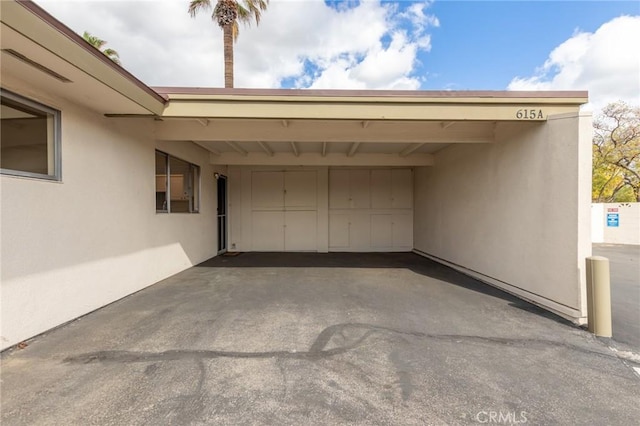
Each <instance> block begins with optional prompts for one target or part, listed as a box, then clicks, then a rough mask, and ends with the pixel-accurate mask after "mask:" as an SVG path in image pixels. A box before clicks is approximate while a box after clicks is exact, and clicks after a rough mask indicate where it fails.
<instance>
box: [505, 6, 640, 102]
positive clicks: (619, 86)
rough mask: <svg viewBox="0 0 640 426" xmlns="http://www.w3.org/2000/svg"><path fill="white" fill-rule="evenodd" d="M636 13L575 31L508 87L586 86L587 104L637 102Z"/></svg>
mask: <svg viewBox="0 0 640 426" xmlns="http://www.w3.org/2000/svg"><path fill="white" fill-rule="evenodd" d="M638 40H640V16H633V17H632V16H621V17H618V18H615V19H612V20H611V21H609V22H607V23H605V24H603V25H602V26H601V27H600V28H598V29H597V30H596V31H595V32H593V33H589V32H576V33H575V34H574V35H573V37H571V38H570V39H568V40H567V41H565V42H564V43H562V44H560V45H559V46H558V47H556V48H555V49H554V50H553V51H552V52H551V54H550V55H549V58H548V59H547V60H546V61H545V63H544V64H543V65H542V66H541V67H540V68H539V69H538V70H536V73H535V74H534V75H533V76H531V77H524V78H521V77H517V78H514V79H513V80H512V81H511V83H510V84H509V89H510V90H589V98H590V108H593V109H600V108H602V107H604V106H605V105H606V104H607V103H609V102H615V101H617V100H623V101H626V102H628V103H631V104H635V105H640V54H639V53H638Z"/></svg>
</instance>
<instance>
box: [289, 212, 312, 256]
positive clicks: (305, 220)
mask: <svg viewBox="0 0 640 426" xmlns="http://www.w3.org/2000/svg"><path fill="white" fill-rule="evenodd" d="M317 216H318V215H317V213H316V212H315V211H292V212H291V211H287V212H285V213H284V217H285V228H284V235H285V238H284V246H285V250H287V251H315V250H316V247H317V226H316V224H317V222H318V217H317Z"/></svg>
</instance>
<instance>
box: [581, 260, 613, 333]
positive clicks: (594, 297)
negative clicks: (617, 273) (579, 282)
mask: <svg viewBox="0 0 640 426" xmlns="http://www.w3.org/2000/svg"><path fill="white" fill-rule="evenodd" d="M587 318H588V321H589V323H588V330H589V331H590V332H591V333H593V334H595V335H596V336H602V337H611V336H612V332H611V278H610V275H609V259H607V258H606V257H602V256H591V257H587Z"/></svg>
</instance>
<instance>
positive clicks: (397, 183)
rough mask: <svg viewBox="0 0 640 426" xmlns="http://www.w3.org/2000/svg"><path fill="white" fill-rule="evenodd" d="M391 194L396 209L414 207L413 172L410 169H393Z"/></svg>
mask: <svg viewBox="0 0 640 426" xmlns="http://www.w3.org/2000/svg"><path fill="white" fill-rule="evenodd" d="M391 194H392V195H391V196H392V205H391V207H393V208H394V209H410V208H413V173H412V172H411V170H409V169H394V170H392V171H391Z"/></svg>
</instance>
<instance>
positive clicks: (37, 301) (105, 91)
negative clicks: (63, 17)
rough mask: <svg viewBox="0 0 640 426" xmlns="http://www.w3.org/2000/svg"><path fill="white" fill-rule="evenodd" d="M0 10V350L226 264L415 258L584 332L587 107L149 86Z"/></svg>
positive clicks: (561, 96)
mask: <svg viewBox="0 0 640 426" xmlns="http://www.w3.org/2000/svg"><path fill="white" fill-rule="evenodd" d="M0 3H1V4H0V7H1V8H2V13H1V14H0V21H1V25H0V27H1V28H0V30H1V32H2V36H1V37H0V44H1V46H0V47H1V49H0V50H1V52H0V54H1V56H2V70H1V74H2V75H1V79H0V80H1V82H2V84H1V87H0V89H1V90H0V97H1V98H2V99H1V100H2V102H3V117H2V118H3V126H2V127H3V129H9V128H10V127H11V128H12V129H13V130H12V133H11V134H9V133H3V137H2V147H1V148H2V151H3V155H2V158H3V159H4V160H5V162H7V164H6V165H5V164H4V163H3V168H2V170H0V181H1V185H2V191H1V194H0V196H1V197H2V202H1V205H2V214H1V218H2V240H1V243H2V244H1V245H2V247H1V250H2V265H1V266H2V267H1V270H2V278H1V280H0V281H1V291H2V306H1V308H2V309H1V311H2V318H1V319H0V320H1V321H2V328H1V330H0V331H1V334H0V347H1V348H8V347H11V346H12V345H15V344H17V343H20V342H22V341H23V340H25V339H29V338H31V337H33V336H36V335H38V334H40V333H43V332H46V331H47V330H50V329H52V328H54V327H56V326H59V325H61V324H64V323H65V322H67V321H71V320H73V319H75V318H78V317H80V316H82V315H85V314H87V313H89V312H91V311H93V310H96V309H99V308H101V307H103V306H105V305H108V304H109V303H112V302H114V301H116V300H118V299H120V298H123V297H125V296H127V295H130V294H132V293H135V292H137V291H139V290H141V289H143V288H145V287H148V286H151V285H153V284H155V283H157V282H159V281H161V280H163V279H166V278H168V277H171V276H173V275H175V274H177V273H179V272H181V271H184V270H187V269H189V268H190V267H192V266H194V265H197V264H200V263H202V262H204V261H206V260H207V259H210V258H212V257H215V256H216V255H217V254H220V253H224V252H225V251H229V252H264V251H271V252H276V253H278V252H316V253H327V252H379V253H389V252H409V251H413V252H414V253H416V254H419V255H421V256H425V257H429V258H431V259H433V260H436V261H438V262H440V263H444V264H446V265H449V266H452V267H454V268H456V269H458V270H460V271H462V272H464V273H465V274H467V275H470V276H473V277H475V278H478V279H480V280H482V281H484V282H486V283H489V284H491V285H494V286H496V287H500V288H502V289H504V290H506V291H508V292H510V293H513V294H515V295H518V296H519V297H521V298H524V299H526V300H529V301H531V302H533V303H536V304H538V305H540V306H543V307H545V308H546V309H549V310H551V311H553V312H555V313H557V314H559V315H562V316H564V317H566V318H570V319H571V320H575V321H582V320H584V318H585V314H586V301H585V297H584V289H585V283H584V280H585V278H584V275H585V274H584V272H583V270H584V258H585V257H586V256H588V255H589V254H590V253H591V241H590V226H589V224H590V195H591V190H590V186H591V185H590V183H591V167H590V166H591V160H590V158H591V118H590V115H589V114H587V113H582V112H581V111H580V109H579V108H580V105H581V104H583V103H585V102H586V101H587V94H586V92H509V91H441V92H432V91H367V90H365V91H314V90H274V89H264V90H259V89H230V90H226V89H212V88H180V87H164V88H151V87H148V86H147V85H145V84H144V83H143V82H141V81H139V80H138V79H136V78H135V76H133V75H131V74H130V73H128V72H127V71H126V70H125V69H123V68H122V67H120V66H118V65H117V64H115V63H113V61H111V60H109V59H108V58H107V57H106V56H105V55H103V54H102V53H100V52H99V51H97V50H96V49H94V48H93V47H92V46H90V45H89V44H88V43H87V42H86V41H84V40H83V39H82V37H80V36H79V35H78V34H76V33H74V32H73V31H72V30H71V29H69V28H68V27H66V26H65V25H64V24H63V23H61V22H59V21H57V20H56V19H55V18H54V17H52V16H51V15H49V14H48V13H47V12H46V11H44V10H42V9H41V8H40V7H38V6H37V5H36V4H35V3H33V2H30V1H3V2H0ZM34 114H35V115H34ZM45 117H46V118H47V119H46V120H43V118H45ZM33 118H36V119H35V120H34V121H31V120H32V119H33ZM23 119H25V120H23ZM19 121H22V123H20V122H19ZM29 123H31V124H29ZM23 124H24V125H23ZM34 126H35V127H34ZM38 126H39V128H41V130H42V129H44V128H45V127H46V131H44V130H43V131H41V132H38V135H40V136H39V137H38V138H36V139H33V138H31V137H30V136H29V134H30V131H31V129H33V128H36V127H38ZM32 145H33V146H37V147H38V150H37V153H38V155H35V156H32V157H30V156H29V155H27V154H24V153H25V152H36V151H30V149H31V148H33V146H32ZM21 150H22V151H21ZM18 152H20V153H21V154H20V155H16V153H18ZM21 155H22V156H23V157H21ZM154 157H155V161H154ZM11 158H14V159H15V158H19V159H29V161H26V163H27V164H29V163H31V162H37V163H38V167H39V168H36V169H31V168H29V167H26V166H25V165H24V164H22V165H21V164H20V162H15V161H14V162H13V163H12V161H8V160H10V159H11ZM10 163H12V164H10ZM163 166H164V169H163ZM174 166H175V167H174ZM34 170H35V171H34ZM175 172H179V173H175ZM174 175H175V176H174ZM167 201H168V202H167ZM165 202H167V203H166V206H165ZM80 207H81V208H80ZM337 255H344V256H347V254H344V253H338V254H337ZM382 256H385V254H383V255H382ZM389 256H390V255H389Z"/></svg>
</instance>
